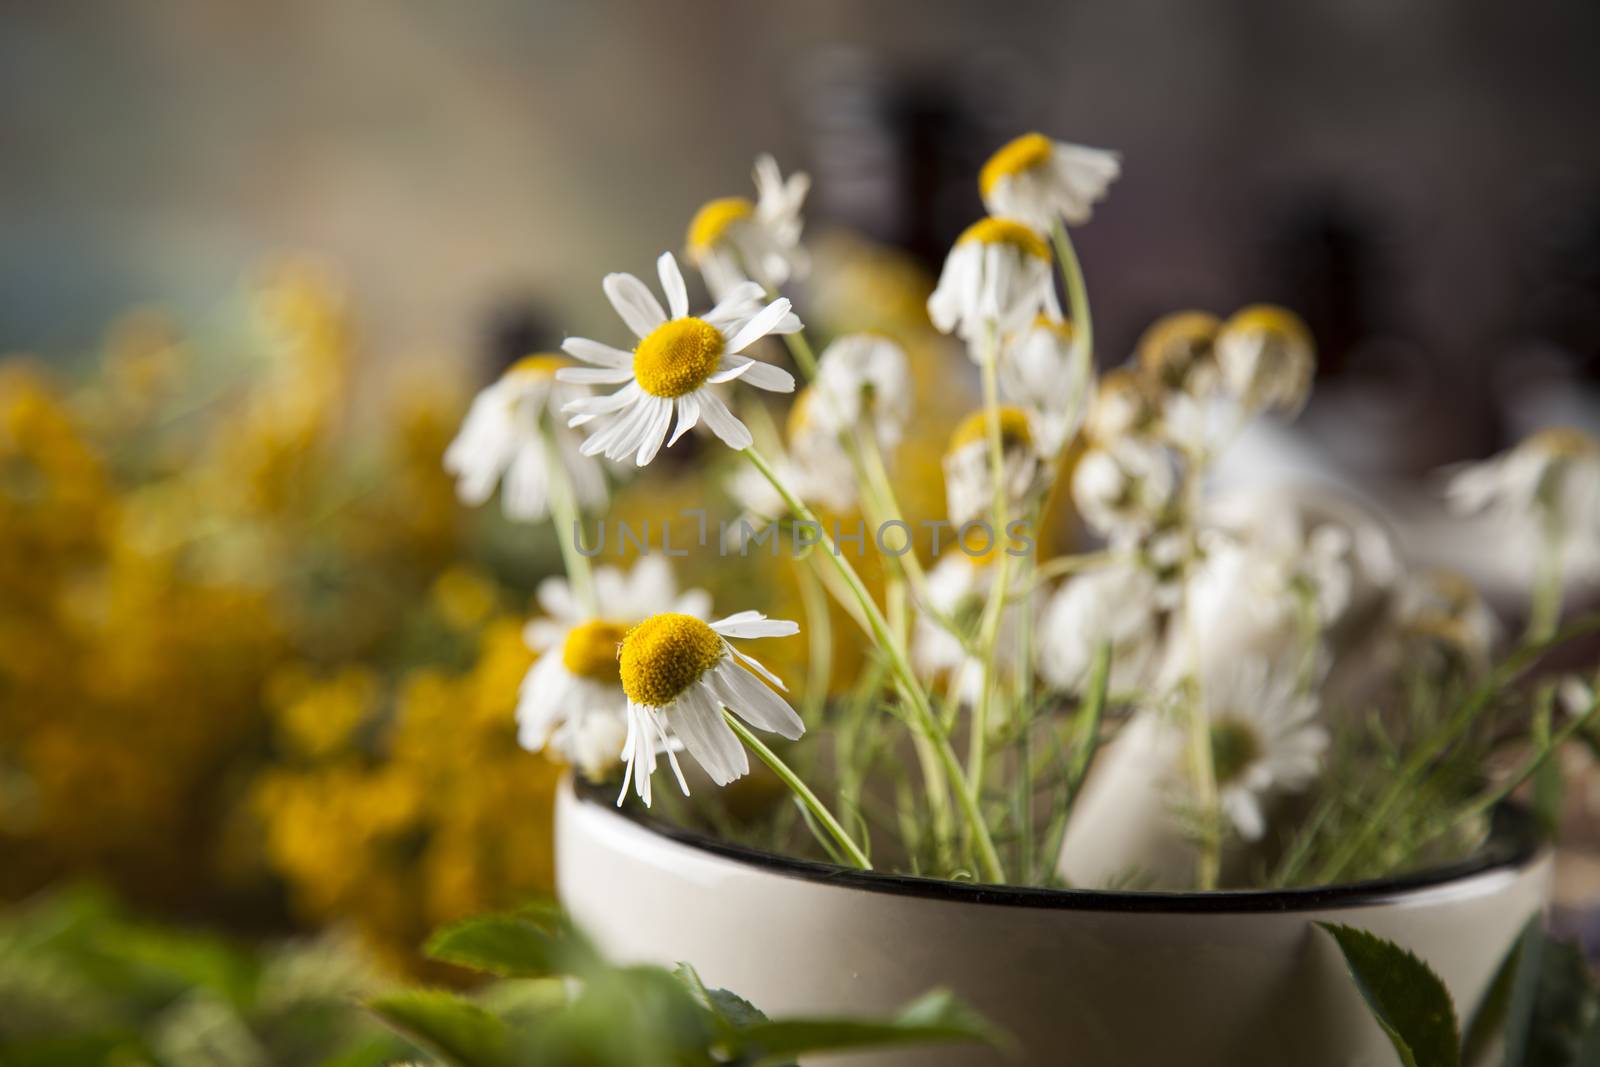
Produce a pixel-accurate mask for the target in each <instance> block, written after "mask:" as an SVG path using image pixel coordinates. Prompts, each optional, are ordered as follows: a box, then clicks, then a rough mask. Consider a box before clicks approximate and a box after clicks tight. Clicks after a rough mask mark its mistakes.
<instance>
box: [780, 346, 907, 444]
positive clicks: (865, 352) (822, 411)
mask: <svg viewBox="0 0 1600 1067" xmlns="http://www.w3.org/2000/svg"><path fill="white" fill-rule="evenodd" d="M816 388H817V390H818V391H819V394H820V395H819V396H818V400H817V403H815V404H812V405H810V408H809V409H808V410H809V411H810V417H811V418H813V419H814V420H815V421H817V422H819V423H821V424H822V425H823V426H826V427H831V428H832V429H833V431H834V432H835V433H848V432H850V431H851V430H852V429H855V428H856V427H868V426H870V427H871V429H872V431H873V433H874V434H876V435H877V441H878V444H879V445H881V446H882V447H884V448H894V447H895V446H896V445H898V444H899V443H900V438H901V436H902V435H903V434H904V432H905V426H906V423H907V422H909V421H910V419H911V393H912V385H911V367H910V363H909V362H908V361H907V359H906V352H905V349H903V348H901V347H900V345H899V344H897V343H896V342H895V341H893V340H892V339H890V338H888V337H885V336H884V335H882V334H877V333H851V334H845V335H844V336H843V337H840V338H838V339H837V340H835V341H834V342H833V343H832V344H830V345H829V346H828V347H827V348H826V349H825V350H824V351H823V353H822V357H821V358H820V359H819V360H818V361H817V380H816ZM797 406H798V405H797ZM790 436H791V438H792V437H793V436H794V434H793V433H792V432H791V434H790Z"/></svg>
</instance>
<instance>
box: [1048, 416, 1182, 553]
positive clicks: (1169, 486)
mask: <svg viewBox="0 0 1600 1067" xmlns="http://www.w3.org/2000/svg"><path fill="white" fill-rule="evenodd" d="M1177 489H1178V481H1177V476H1176V473H1175V472H1174V470H1173V464H1172V457H1171V456H1170V455H1169V454H1168V452H1167V450H1166V449H1165V448H1162V447H1161V446H1159V445H1156V444H1153V443H1151V442H1148V441H1142V440H1139V439H1137V438H1132V437H1125V438H1123V439H1121V440H1117V441H1113V442H1111V443H1110V444H1107V445H1097V446H1095V447H1093V448H1091V449H1089V450H1088V451H1087V452H1085V453H1084V454H1083V458H1082V459H1080V460H1079V461H1078V465H1077V467H1076V468H1075V469H1074V470H1073V472H1072V501H1073V503H1074V504H1075V505H1076V506H1077V509H1078V513H1079V514H1080V515H1082V516H1083V519H1084V521H1085V522H1087V523H1088V524H1089V525H1090V526H1091V527H1093V528H1094V529H1095V531H1096V532H1098V533H1100V534H1101V535H1102V536H1104V537H1106V538H1107V539H1108V540H1110V541H1112V542H1113V543H1118V544H1124V543H1127V542H1129V541H1132V540H1137V539H1138V538H1140V537H1142V536H1143V535H1144V534H1147V533H1149V532H1150V531H1151V530H1153V529H1154V528H1155V527H1156V526H1157V525H1159V524H1160V523H1161V522H1162V521H1163V520H1164V519H1165V518H1167V515H1168V512H1169V510H1170V509H1171V508H1172V507H1173V506H1174V504H1175V503H1176V497H1177Z"/></svg>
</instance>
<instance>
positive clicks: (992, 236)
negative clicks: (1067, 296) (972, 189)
mask: <svg viewBox="0 0 1600 1067" xmlns="http://www.w3.org/2000/svg"><path fill="white" fill-rule="evenodd" d="M1050 271H1051V259H1050V247H1049V245H1047V244H1045V240H1044V238H1043V237H1040V236H1039V234H1038V232H1037V231H1035V230H1033V229H1031V228H1030V227H1028V226H1026V225H1024V224H1023V223H1020V222H1016V221H1014V220H1012V219H997V218H985V219H979V220H978V221H977V222H975V223H973V224H972V225H971V226H968V227H967V229H966V231H965V232H964V233H962V235H961V236H960V237H958V238H956V243H955V247H953V248H951V249H950V254H949V255H948V256H947V257H946V258H945V261H944V270H943V272H942V273H941V274H940V275H939V285H938V286H937V288H935V289H934V291H933V295H932V296H930V297H928V317H929V318H930V319H932V320H933V324H934V326H936V327H937V328H938V329H939V331H940V332H941V333H950V332H952V331H953V332H955V333H956V334H957V335H958V336H960V337H961V338H962V339H963V340H965V341H966V342H967V343H968V345H970V346H971V347H972V349H973V353H972V354H973V358H974V359H978V358H981V356H982V353H981V351H979V349H980V343H981V341H982V339H983V336H984V331H985V329H988V328H992V329H994V330H996V331H997V332H998V333H999V334H1005V333H1015V332H1017V331H1019V330H1021V329H1023V328H1024V327H1026V326H1027V325H1028V324H1029V323H1031V322H1032V321H1033V320H1034V317H1035V316H1037V315H1040V314H1043V315H1047V316H1049V317H1050V318H1053V319H1059V318H1060V317H1061V306H1060V304H1059V303H1058V302H1057V300H1056V290H1055V279H1054V278H1053V277H1052V275H1051V273H1050Z"/></svg>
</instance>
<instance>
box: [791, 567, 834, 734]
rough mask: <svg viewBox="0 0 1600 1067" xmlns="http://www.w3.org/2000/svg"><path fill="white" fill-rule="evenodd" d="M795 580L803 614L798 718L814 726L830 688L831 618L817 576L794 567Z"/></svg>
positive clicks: (826, 597) (826, 700)
mask: <svg viewBox="0 0 1600 1067" xmlns="http://www.w3.org/2000/svg"><path fill="white" fill-rule="evenodd" d="M795 579H796V581H798V582H799V583H800V603H801V606H802V607H803V609H804V610H805V613H806V641H807V657H806V692H805V700H804V702H803V706H802V708H801V712H800V717H801V718H803V719H804V720H805V721H806V725H807V726H814V725H816V724H817V723H818V722H819V721H820V720H821V718H822V710H823V707H824V706H825V705H826V704H827V702H828V688H829V686H831V685H832V684H833V617H832V614H831V612H830V611H829V610H828V595H827V593H826V591H824V589H823V588H822V579H821V578H818V577H817V575H816V572H815V571H813V570H812V569H811V568H810V567H804V566H802V567H796V568H795Z"/></svg>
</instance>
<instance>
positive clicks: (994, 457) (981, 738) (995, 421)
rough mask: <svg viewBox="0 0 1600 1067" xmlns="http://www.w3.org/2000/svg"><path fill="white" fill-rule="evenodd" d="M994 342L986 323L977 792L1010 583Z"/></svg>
mask: <svg viewBox="0 0 1600 1067" xmlns="http://www.w3.org/2000/svg"><path fill="white" fill-rule="evenodd" d="M999 364H1000V339H999V335H998V327H996V325H995V324H994V323H989V324H988V326H987V328H986V329H985V330H984V351H983V360H982V366H983V406H984V410H985V411H986V412H987V414H988V419H987V422H988V427H987V430H988V440H989V477H990V478H991V479H992V480H993V482H994V512H993V516H994V537H995V564H994V569H995V574H994V586H993V588H992V589H991V591H990V593H989V600H988V602H987V603H986V604H984V610H983V618H982V621H981V622H980V623H979V626H978V657H979V663H980V664H981V665H982V667H983V684H982V687H981V688H980V689H979V690H978V701H977V704H976V705H975V706H974V708H973V712H972V733H971V736H970V737H969V739H968V752H967V779H968V781H970V782H971V783H972V786H973V788H974V789H979V790H981V789H982V788H983V780H984V763H985V760H986V758H987V755H988V752H987V749H988V742H989V716H990V711H991V709H992V705H993V700H994V691H995V689H996V687H997V686H998V684H999V680H998V678H997V677H996V671H995V656H996V653H997V652H998V650H999V643H1000V622H1001V620H1002V619H1003V618H1004V615H1005V605H1006V594H1007V593H1009V592H1010V585H1011V553H1010V551H1009V550H1008V549H1007V548H1006V526H1007V521H1008V519H1009V514H1008V505H1009V502H1008V500H1007V497H1006V481H1005V466H1006V459H1005V445H1004V442H1002V441H1001V439H1000V371H999Z"/></svg>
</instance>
